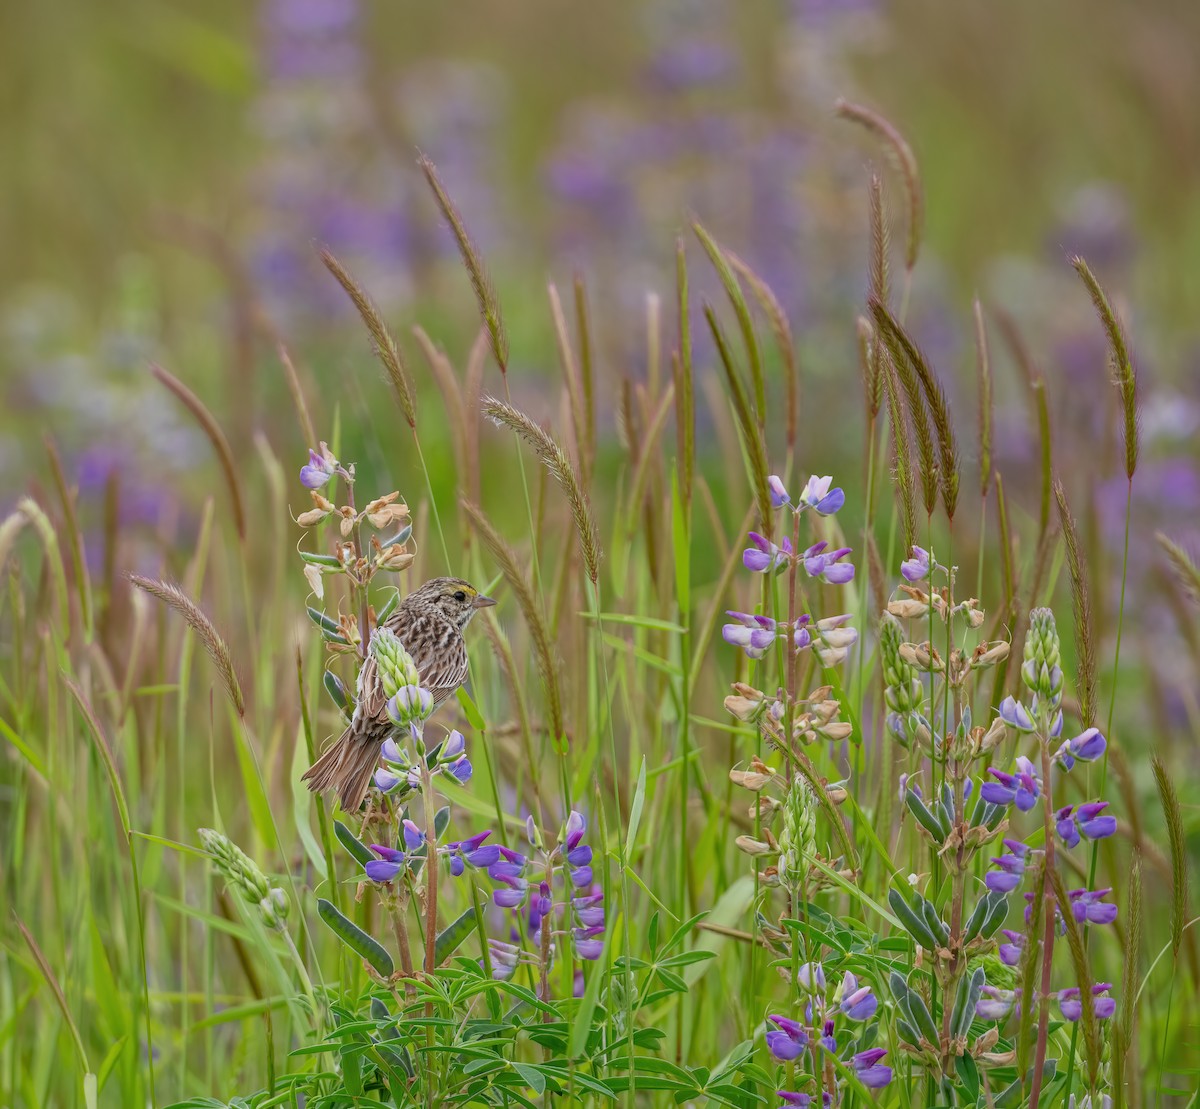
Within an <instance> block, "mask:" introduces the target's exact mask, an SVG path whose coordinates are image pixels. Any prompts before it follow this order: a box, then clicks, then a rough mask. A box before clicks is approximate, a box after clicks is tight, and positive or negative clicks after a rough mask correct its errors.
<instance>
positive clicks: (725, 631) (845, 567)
mask: <svg viewBox="0 0 1200 1109" xmlns="http://www.w3.org/2000/svg"><path fill="white" fill-rule="evenodd" d="M768 480H769V487H770V495H771V503H772V504H773V505H774V506H775V508H777V509H783V508H788V509H790V510H791V513H792V522H793V533H792V538H789V537H788V536H787V535H784V537H783V540H782V543H781V544H779V545H776V544H775V543H773V542H772V541H771V540H770V539H768V538H767V537H766V536H764V535H760V534H759V533H758V532H756V531H752V532H750V543H751V546H749V547H747V548H746V550H745V551H743V552H742V564H743V565H744V566H745V567H746V569H747V570H749V571H750V572H751V573H754V574H775V573H780V572H783V571H785V570H786V571H790V572H791V574H792V575H793V576H795V575H796V574H797V573H798V571H799V570H800V569H803V571H804V573H805V574H806V575H807V577H809V578H812V579H815V580H818V581H823V582H825V583H826V584H829V585H846V584H848V583H849V582H851V581H853V580H854V566H853V564H852V563H850V562H846V561H845V559H846V557H847V556H848V555H849V554H851V549H850V548H849V547H837V548H833V549H830V544H829V541H828V540H826V539H818V540H817V541H816V542H815V543H813V544H812V545H811V546H809V547H808V548H807V549H806V550H803V551H798V548H799V533H800V517H801V516H802V515H803V514H804V513H805V512H806V511H808V510H809V509H811V510H812V511H813V512H815V513H816V514H817V515H818V516H832V515H833V514H834V513H836V512H837V510H838V509H839V508H841V507H842V505H843V504H845V501H846V495H845V494H844V493H843V492H842V490H841V489H831V488H830V484H831V482H832V480H833V479H832V478H829V477H822V478H819V477H816V476H815V475H814V476H813V477H810V478H809V479H808V484H807V485H805V487H804V491H803V492H802V493H801V494H800V496H799V497H798V498H797V499H796V501H795V502H794V503H793V501H792V498H791V496H790V495H789V494H788V492H787V490H786V488H785V487H784V484H783V481H782V479H781V478H779V477H776V476H774V475H772V476H771V477H770V478H769V479H768ZM726 615H727V616H729V617H730V619H731V621H732V622H731V623H728V624H726V625H725V626H724V627H723V628H722V629H721V635H722V638H724V640H725V642H726V643H728V644H730V646H733V647H740V648H741V649H742V650H743V651H745V653H746V655H747V657H748V658H752V659H760V658H762V657H763V656H764V655H765V654H766V653H767V651H768V650H770V649H771V648H772V647H773V646H774V645H775V643H776V641H777V640H783V641H784V642H785V643H787V644H788V645H789V646H790V648H791V650H792V651H794V652H797V653H798V652H800V651H804V650H807V649H808V648H809V647H812V648H813V649H814V650H815V651H816V653H817V655H818V657H819V658H820V661H821V664H822V665H824V666H836V665H837V664H838V663H839V662H842V661H843V660H844V659H845V658H846V655H847V654H848V653H849V649H850V647H851V646H852V645H853V644H854V642H855V640H856V639H857V632H855V631H854V629H853V628H848V627H846V625H847V623H848V622H849V620H850V617H849V615H841V616H832V617H826V618H823V619H821V618H817V617H815V616H813V615H812V614H811V613H807V612H798V613H793V614H791V615H789V617H788V619H786V620H776V619H774V618H773V617H770V616H764V615H761V614H755V613H748V612H738V611H734V610H731V611H729V612H728V613H726Z"/></svg>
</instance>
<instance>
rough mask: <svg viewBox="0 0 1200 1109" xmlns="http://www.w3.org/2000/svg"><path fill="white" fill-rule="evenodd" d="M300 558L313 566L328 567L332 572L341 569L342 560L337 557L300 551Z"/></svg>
mask: <svg viewBox="0 0 1200 1109" xmlns="http://www.w3.org/2000/svg"><path fill="white" fill-rule="evenodd" d="M298 553H299V555H300V557H301V558H302V559H303V560H304V561H305V562H309V563H311V564H312V565H313V566H329V567H331V568H332V569H334V570H340V569H341V568H342V560H341V559H340V558H338V556H337V555H327V554H317V553H316V552H315V551H300V552H298Z"/></svg>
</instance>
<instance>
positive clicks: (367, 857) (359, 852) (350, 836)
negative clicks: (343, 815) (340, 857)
mask: <svg viewBox="0 0 1200 1109" xmlns="http://www.w3.org/2000/svg"><path fill="white" fill-rule="evenodd" d="M333 834H334V835H335V836H337V838H338V843H340V844H341V845H342V846H343V847H344V848H345V849H346V850H347V851H349V852H350V855H351V857H352V858H353V859H354V861H355V862H357V863H359V864H361V865H362V866H366V865H367V863H369V862H370V861H371V860H372V859H373V858H375V856H374V855H372V854H371V850H370V848H368V847H367V846H366V845H365V844H364V843H363V842H362V840H360V839H359V838H358V836H356V835H355V834H354V833H353V832H352V831H350V829H349V828H347V827H346V825H345V824H343V823H342V822H341V821H340V820H335V821H334V822H333Z"/></svg>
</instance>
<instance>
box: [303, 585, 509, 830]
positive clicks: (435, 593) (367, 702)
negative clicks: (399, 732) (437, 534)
mask: <svg viewBox="0 0 1200 1109" xmlns="http://www.w3.org/2000/svg"><path fill="white" fill-rule="evenodd" d="M495 603H496V602H495V601H493V600H492V599H491V597H484V596H482V595H481V594H480V592H479V590H478V589H476V588H475V587H474V586H473V585H471V584H470V582H466V581H463V580H462V578H434V579H433V580H432V581H427V582H426V583H425V584H424V585H422V586H421V588H420V589H416V590H414V591H413V592H412V593H410V594H409V595H408V596H407V597H405V598H404V600H403V601H401V602H400V607H399V608H397V609H396V611H395V613H394V614H393V615H392V616H390V617H389V618H388V619H387V620H386V621H385V622H384V624H383V627H385V628H387V629H388V630H389V631H391V632H394V633H395V634H396V636H397V637H398V638H399V640H400V642H401V643H402V644H403V645H404V649H405V650H406V651H407V652H408V653H409V654H410V655H411V656H412V660H413V662H414V664H415V665H416V667H417V673H418V674H420V676H421V686H422V688H424V689H427V690H428V691H429V692H430V693H432V694H433V703H434V705H435V706H436V705H440V704H441V703H442V702H443V701H444V700H445V699H446V698H447V697H449V696H450V694H452V693H453V692H454V691H455V690H456V689H458V688H459V686H461V685H462V684H463V682H465V681H466V680H467V645H466V643H465V641H464V640H463V629H464V628H465V627H466V626H467V624H468V622H469V621H470V619H471V617H472V616H474V615H475V613H476V612H478V611H479V610H480V609H481V608H487V607H488V606H489V605H494V604H495ZM386 706H387V698H386V697H385V696H384V693H383V683H382V682H381V681H380V680H379V674H378V671H377V669H376V666H375V659H374V657H373V656H372V655H370V654H368V656H367V658H366V661H364V662H363V665H362V669H361V670H360V671H359V674H358V703H357V704H356V705H355V707H354V718H353V719H352V720H351V722H350V726H349V727H348V728H347V729H346V730H345V731H344V732H343V733H342V735H341V738H339V739H338V740H337V742H336V743H334V744H333V745H332V746H331V747H330V748H329V750H327V751H326V752H325V753H324V754H323V755H322V756H321V757H320V758H319V759H317V761H316V762H315V763H313V764H312V766H310V767H309V768H308V770H306V771H305V772H304V781H306V782H308V788H309V789H311V790H312V791H313V792H314V793H324V792H326V791H327V790H336V791H337V794H338V797H339V798H340V799H341V802H342V808H343V809H345V810H346V811H347V812H356V811H357V810H358V808H359V806H360V805H362V802H363V798H364V797H366V795H367V789H368V788H369V787H370V785H371V778H372V777H373V775H374V773H375V768H376V767H377V766H378V765H379V749H380V747H381V746H382V745H383V741H384V740H385V739H387V737H388V736H389V735H390V734H391V732H392V730H393V725H392V722H391V720H390V719H389V718H388V715H387V708H386Z"/></svg>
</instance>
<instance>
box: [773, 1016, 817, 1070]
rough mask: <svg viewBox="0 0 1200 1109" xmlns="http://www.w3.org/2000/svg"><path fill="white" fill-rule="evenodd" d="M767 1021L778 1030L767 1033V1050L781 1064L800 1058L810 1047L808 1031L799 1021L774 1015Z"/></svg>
mask: <svg viewBox="0 0 1200 1109" xmlns="http://www.w3.org/2000/svg"><path fill="white" fill-rule="evenodd" d="M767 1019H768V1020H769V1021H771V1022H772V1023H773V1024H775V1025H776V1026H777V1029H778V1030H777V1031H771V1032H768V1033H767V1050H768V1051H770V1053H771V1054H772V1055H774V1056H775V1058H776V1059H778V1060H779V1061H780V1062H781V1063H788V1062H791V1060H793V1059H797V1058H799V1056H800V1055H801V1053H802V1052H803V1051H804V1049H805V1048H806V1047H808V1029H806V1028H805V1027H804V1025H802V1024H801V1023H800V1022H799V1021H794V1020H790V1019H789V1018H788V1017H782V1016H778V1015H774V1014H773V1015H771V1016H769V1017H767Z"/></svg>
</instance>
